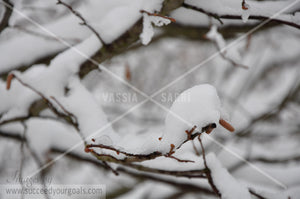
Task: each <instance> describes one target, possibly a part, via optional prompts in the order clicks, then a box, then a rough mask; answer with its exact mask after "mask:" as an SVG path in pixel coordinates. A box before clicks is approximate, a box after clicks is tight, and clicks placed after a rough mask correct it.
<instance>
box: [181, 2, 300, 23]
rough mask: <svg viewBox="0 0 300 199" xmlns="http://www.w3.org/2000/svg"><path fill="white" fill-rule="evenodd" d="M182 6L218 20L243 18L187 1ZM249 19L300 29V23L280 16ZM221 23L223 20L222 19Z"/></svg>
mask: <svg viewBox="0 0 300 199" xmlns="http://www.w3.org/2000/svg"><path fill="white" fill-rule="evenodd" d="M182 7H184V8H187V9H191V10H195V11H197V12H201V13H204V14H206V15H208V16H210V17H213V18H215V19H217V20H218V21H220V20H221V19H236V20H241V16H240V15H232V14H218V13H214V12H210V11H207V10H205V9H203V8H200V7H197V6H194V5H190V4H187V3H183V4H182ZM248 19H253V20H261V21H263V20H269V21H270V22H276V23H279V24H285V25H288V26H291V27H294V28H297V29H300V25H299V24H297V23H294V22H292V21H287V20H283V19H279V18H270V17H269V16H263V15H250V16H249V18H248ZM220 23H221V21H220Z"/></svg>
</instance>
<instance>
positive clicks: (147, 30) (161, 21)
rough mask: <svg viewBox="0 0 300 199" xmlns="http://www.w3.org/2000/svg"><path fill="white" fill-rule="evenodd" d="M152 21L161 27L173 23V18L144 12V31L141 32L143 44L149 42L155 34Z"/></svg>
mask: <svg viewBox="0 0 300 199" xmlns="http://www.w3.org/2000/svg"><path fill="white" fill-rule="evenodd" d="M152 23H153V24H154V25H155V26H158V27H161V26H163V25H168V24H169V23H171V20H170V19H166V18H163V17H159V16H149V15H148V14H147V13H143V32H142V33H141V34H140V38H141V41H142V44H143V45H147V44H149V43H150V41H151V39H152V37H153V35H154V27H153V25H152Z"/></svg>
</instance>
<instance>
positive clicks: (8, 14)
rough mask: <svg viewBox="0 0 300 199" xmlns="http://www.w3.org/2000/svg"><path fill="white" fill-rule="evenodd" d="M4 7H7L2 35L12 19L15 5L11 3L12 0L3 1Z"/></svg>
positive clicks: (0, 27) (3, 19)
mask: <svg viewBox="0 0 300 199" xmlns="http://www.w3.org/2000/svg"><path fill="white" fill-rule="evenodd" d="M2 4H3V5H5V11H4V14H3V17H2V20H1V22H0V34H1V32H2V31H3V30H4V29H5V28H7V27H8V25H9V24H8V22H9V19H10V17H11V14H12V12H13V6H14V5H13V4H12V3H11V2H10V0H3V3H2Z"/></svg>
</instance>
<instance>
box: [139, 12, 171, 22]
mask: <svg viewBox="0 0 300 199" xmlns="http://www.w3.org/2000/svg"><path fill="white" fill-rule="evenodd" d="M140 13H146V14H147V15H149V16H155V17H161V18H164V19H169V20H170V21H171V22H173V23H175V22H176V20H175V19H174V18H172V17H167V16H163V15H160V14H157V13H150V12H148V11H146V10H140Z"/></svg>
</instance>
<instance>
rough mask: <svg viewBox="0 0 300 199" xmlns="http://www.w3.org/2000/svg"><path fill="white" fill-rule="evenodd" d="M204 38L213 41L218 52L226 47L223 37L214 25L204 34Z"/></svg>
mask: <svg viewBox="0 0 300 199" xmlns="http://www.w3.org/2000/svg"><path fill="white" fill-rule="evenodd" d="M206 37H207V38H208V39H210V40H212V41H214V42H215V43H216V44H217V45H218V48H219V49H220V50H221V49H223V48H224V47H225V46H226V42H225V40H224V38H223V36H222V35H221V34H220V33H219V32H218V27H217V26H216V25H213V26H212V27H211V28H210V30H209V32H208V33H207V34H206Z"/></svg>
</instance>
